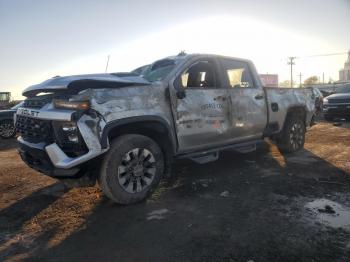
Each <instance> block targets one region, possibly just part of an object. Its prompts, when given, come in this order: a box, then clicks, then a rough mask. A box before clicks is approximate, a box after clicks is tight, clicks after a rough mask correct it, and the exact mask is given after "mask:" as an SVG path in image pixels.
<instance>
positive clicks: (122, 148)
mask: <svg viewBox="0 0 350 262" xmlns="http://www.w3.org/2000/svg"><path fill="white" fill-rule="evenodd" d="M134 148H145V149H147V150H149V151H150V152H151V153H152V154H153V156H154V158H155V160H156V173H155V175H154V179H153V181H152V183H151V184H150V185H149V186H148V187H147V188H146V189H144V190H142V191H141V192H137V193H128V192H126V191H125V190H124V189H123V187H122V186H121V185H120V184H119V181H118V167H119V165H120V164H121V161H122V158H123V157H124V155H125V154H126V153H127V152H129V151H130V150H132V149H134ZM163 173H164V156H163V153H162V151H161V149H160V147H159V146H158V145H157V144H156V143H155V142H154V141H153V140H152V139H150V138H148V137H146V136H142V135H124V136H121V137H118V138H117V139H116V140H114V141H113V142H112V143H111V147H110V150H109V152H108V153H107V154H106V156H105V158H104V160H103V163H102V166H101V172H100V184H101V186H102V190H103V191H104V193H105V194H106V195H107V196H108V197H109V198H111V199H112V200H113V201H115V202H117V203H120V204H131V203H136V202H140V201H142V200H144V199H145V198H147V197H148V196H149V195H150V194H152V193H153V192H154V190H155V189H156V187H157V185H158V184H159V182H160V180H161V178H162V175H163Z"/></svg>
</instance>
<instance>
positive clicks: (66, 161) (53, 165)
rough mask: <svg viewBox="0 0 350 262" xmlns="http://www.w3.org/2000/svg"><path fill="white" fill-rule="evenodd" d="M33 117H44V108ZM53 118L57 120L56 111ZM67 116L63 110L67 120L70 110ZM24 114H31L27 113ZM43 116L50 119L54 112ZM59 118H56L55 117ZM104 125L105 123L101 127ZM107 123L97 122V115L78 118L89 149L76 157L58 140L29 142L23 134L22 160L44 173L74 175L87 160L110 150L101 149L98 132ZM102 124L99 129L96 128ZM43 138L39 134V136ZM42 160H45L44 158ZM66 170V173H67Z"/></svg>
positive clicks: (79, 126) (20, 142) (21, 144)
mask: <svg viewBox="0 0 350 262" xmlns="http://www.w3.org/2000/svg"><path fill="white" fill-rule="evenodd" d="M22 112H24V111H17V114H19V115H24V114H23V113H22ZM37 112H38V114H36V115H35V116H34V117H33V118H36V119H42V118H41V117H40V116H41V113H42V110H37ZM50 113H52V114H53V116H52V119H55V117H57V116H55V113H53V112H50ZM66 114H67V115H66V116H65V115H64V114H63V113H62V112H61V114H60V117H61V118H62V119H65V120H71V112H66ZM25 115H26V116H27V117H28V113H27V112H26V113H25ZM44 116H45V118H44V119H50V117H51V115H50V114H49V113H48V111H46V113H45V114H44ZM55 120H56V119H55ZM101 125H102V126H101ZM103 125H104V122H103V123H101V121H98V119H97V118H92V117H91V116H89V115H82V116H81V117H80V119H79V120H78V121H77V126H78V129H79V132H80V135H81V137H82V138H83V140H84V142H85V145H86V148H87V152H86V153H84V154H82V155H79V156H76V157H72V156H68V155H67V154H66V153H65V152H64V151H63V150H62V148H60V147H59V146H58V144H57V143H55V142H51V143H47V142H37V141H36V142H35V143H33V142H28V141H26V140H24V139H23V138H22V137H21V136H20V137H18V142H19V145H20V154H21V157H22V159H23V160H24V161H25V162H26V163H27V164H28V165H29V166H30V167H32V168H33V169H36V170H38V171H40V172H42V173H45V174H48V175H52V170H53V173H58V174H61V173H62V174H63V173H64V174H65V176H73V175H75V174H76V173H77V172H78V171H79V166H81V165H82V164H85V163H87V162H88V161H89V160H92V159H93V158H96V157H97V156H99V155H101V154H103V153H104V152H106V151H107V150H108V147H107V148H105V149H102V148H101V144H100V139H99V134H98V131H97V130H100V129H102V128H103ZM97 127H99V128H97ZM39 138H40V137H39ZM41 159H42V160H41ZM63 170H66V171H67V172H64V171H63Z"/></svg>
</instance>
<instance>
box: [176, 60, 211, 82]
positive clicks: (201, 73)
mask: <svg viewBox="0 0 350 262" xmlns="http://www.w3.org/2000/svg"><path fill="white" fill-rule="evenodd" d="M181 85H182V87H183V88H209V87H211V88H213V87H216V86H217V84H216V75H215V68H214V66H213V65H212V64H211V63H210V62H209V61H199V62H196V63H194V64H193V65H191V66H190V67H189V68H188V69H187V70H186V71H185V72H183V73H182V74H181Z"/></svg>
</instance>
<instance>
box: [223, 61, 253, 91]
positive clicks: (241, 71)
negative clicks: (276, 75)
mask: <svg viewBox="0 0 350 262" xmlns="http://www.w3.org/2000/svg"><path fill="white" fill-rule="evenodd" d="M222 64H223V67H224V70H225V73H226V75H227V78H228V81H229V85H230V87H231V88H240V87H243V88H249V87H254V84H253V79H252V76H251V73H250V70H249V66H248V64H247V63H245V62H241V61H236V60H231V59H222Z"/></svg>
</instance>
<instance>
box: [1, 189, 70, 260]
mask: <svg viewBox="0 0 350 262" xmlns="http://www.w3.org/2000/svg"><path fill="white" fill-rule="evenodd" d="M67 191H68V189H66V188H65V187H64V186H63V185H62V184H61V183H55V184H52V185H50V186H47V187H44V188H42V189H40V190H38V191H35V192H33V193H32V194H30V195H29V196H27V197H25V198H23V199H20V200H18V201H17V202H15V203H14V204H12V205H10V206H8V207H7V208H4V209H2V210H0V221H1V223H0V232H1V233H0V260H2V259H3V258H5V257H7V256H11V255H14V254H15V253H18V252H19V253H21V252H23V251H24V250H25V249H26V248H25V246H26V245H27V244H24V242H25V241H26V240H27V241H29V242H30V241H32V240H31V239H22V240H23V241H17V240H18V239H17V240H15V239H11V238H13V237H14V236H16V237H17V238H21V235H22V232H21V231H22V230H23V228H24V226H25V224H27V223H28V222H29V221H30V220H31V219H33V218H34V217H35V216H36V215H37V214H39V213H40V212H41V211H43V210H44V209H46V208H48V207H49V206H50V205H52V204H53V203H54V202H55V201H57V200H58V199H59V198H60V197H61V196H62V195H63V194H65V193H66V192H67ZM52 233H53V232H45V234H43V235H41V236H40V238H42V239H50V235H52ZM23 235H24V234H23ZM35 241H38V242H40V239H35ZM27 246H28V245H27Z"/></svg>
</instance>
